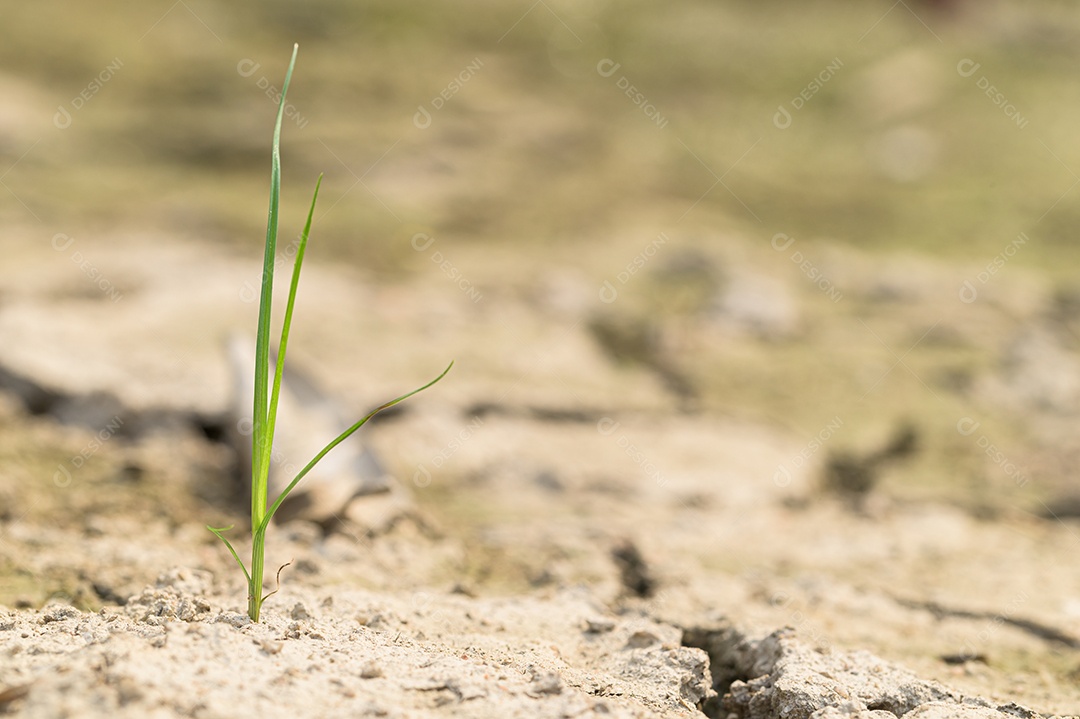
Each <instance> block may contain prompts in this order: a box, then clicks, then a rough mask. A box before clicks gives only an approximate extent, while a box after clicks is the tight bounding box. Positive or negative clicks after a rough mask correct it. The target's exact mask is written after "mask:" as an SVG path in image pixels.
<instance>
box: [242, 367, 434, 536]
mask: <svg viewBox="0 0 1080 719" xmlns="http://www.w3.org/2000/svg"><path fill="white" fill-rule="evenodd" d="M453 366H454V363H453V362H451V363H450V364H449V365H447V367H446V369H444V370H443V371H442V374H440V375H439V376H438V377H436V378H435V379H433V380H431V381H430V382H428V383H427V384H426V385H424V386H423V387H419V388H417V389H414V390H413V391H412V392H409V393H408V394H403V395H401V396H400V397H398V398H396V399H392V400H390V401H389V402H387V403H386V404H382V405H379V406H378V407H376V408H375V409H373V410H371V411H370V412H368V413H367V414H366V415H364V417H363V419H361V420H360V421H359V422H357V423H356V424H354V425H353V426H351V427H349V428H348V429H347V430H345V431H344V432H342V433H341V434H339V435H338V436H337V438H336V439H335V440H334V441H333V442H331V443H330V444H328V445H326V446H325V447H323V448H322V451H321V452H319V453H318V454H317V455H315V457H314V459H312V460H311V461H310V462H308V463H307V466H305V467H304V468H303V469H302V470H300V473H299V474H297V475H296V477H294V478H293V481H291V482H289V486H288V487H286V488H285V489H284V491H282V493H281V494H279V495H278V498H277V499H276V500H275V501H274V504H273V505H271V507H270V511H268V512H267V513H266V517H265V518H264V519H263V523H262V525H260V527H259V528H260V529H261V530H262V531H264V532H265V531H266V527H267V526H269V524H270V520H271V519H273V517H274V514H275V513H276V512H277V510H278V507H280V506H281V503H282V502H284V501H285V498H286V497H288V496H289V492H291V491H292V490H293V488H294V487H295V486H296V485H297V484H299V483H300V480H301V479H303V478H304V476H305V475H306V474H307V473H308V472H310V471H311V470H312V469H313V468H314V467H315V465H316V464H318V463H319V460H321V459H322V458H323V457H325V456H326V454H327V452H329V451H330V450H332V449H333V448H334V447H336V446H338V445H339V444H341V443H342V442H344V441H345V440H346V439H348V438H349V436H350V435H351V434H352V433H353V432H355V431H356V430H358V429H360V428H361V427H363V426H364V425H365V424H367V421H368V420H369V419H371V418H372V417H374V416H375V415H377V414H378V413H379V412H382V411H383V410H384V409H389V408H391V407H393V406H394V405H395V404H397V403H398V402H404V401H405V400H407V399H408V398H409V397H412V396H413V395H414V394H418V393H420V392H423V391H424V390H426V389H427V388H428V387H430V386H431V385H433V384H435V383H436V382H438V381H439V380H441V379H442V378H443V377H445V376H446V373H447V372H449V371H450V368H451V367H453Z"/></svg>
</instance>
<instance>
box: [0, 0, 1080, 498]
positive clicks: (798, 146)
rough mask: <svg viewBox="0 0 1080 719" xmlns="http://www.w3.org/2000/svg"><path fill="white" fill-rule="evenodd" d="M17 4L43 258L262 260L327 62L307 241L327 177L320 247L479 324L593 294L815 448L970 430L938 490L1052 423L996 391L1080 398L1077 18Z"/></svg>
mask: <svg viewBox="0 0 1080 719" xmlns="http://www.w3.org/2000/svg"><path fill="white" fill-rule="evenodd" d="M5 16H6V17H5V22H4V28H3V30H2V31H0V32H2V34H3V40H4V41H3V43H0V67H2V72H3V74H2V76H0V85H2V90H3V95H4V97H5V98H6V99H5V102H4V103H3V110H2V112H0V182H2V183H3V187H2V188H0V189H2V190H3V197H4V199H3V201H2V204H0V222H2V223H3V226H4V227H5V233H4V234H5V236H6V238H7V241H6V243H5V245H6V247H7V250H8V252H9V255H10V254H11V253H18V252H20V249H19V248H20V247H25V246H26V245H27V243H29V244H34V245H40V246H45V245H46V244H47V243H52V244H63V243H64V242H65V241H67V240H65V239H63V238H61V239H60V240H57V239H56V236H57V233H61V234H62V235H63V237H64V238H75V237H78V238H80V239H81V240H82V241H85V239H83V238H87V237H90V236H93V237H97V238H109V237H120V236H123V237H128V238H131V237H136V238H137V237H139V236H142V237H153V238H154V239H153V241H152V242H153V243H154V244H157V245H160V244H161V243H162V242H165V243H177V244H183V245H189V246H192V247H195V248H209V247H213V248H215V250H220V251H224V252H226V253H233V254H235V255H236V256H237V257H258V256H259V252H260V250H259V248H260V246H261V243H262V241H263V233H264V229H263V228H264V222H265V212H266V210H265V203H266V198H265V196H266V191H267V186H268V172H267V169H268V165H269V162H268V152H267V149H268V142H269V136H270V131H271V129H272V124H273V119H274V110H275V102H276V99H277V94H276V93H277V92H278V88H280V84H281V80H282V77H283V75H284V69H285V66H286V64H287V62H288V57H289V53H290V50H291V47H292V43H293V42H298V43H300V46H301V49H300V55H299V63H298V68H297V71H296V76H295V82H294V84H293V87H292V89H291V92H290V95H289V100H290V108H289V118H288V119H287V121H286V124H285V128H284V140H283V147H284V149H283V156H284V161H283V162H284V192H283V203H284V208H285V210H284V215H283V220H282V226H283V228H294V227H296V228H298V227H299V226H300V224H301V222H302V219H303V215H304V212H305V210H306V204H307V201H308V197H309V192H310V188H311V187H312V186H313V183H314V180H315V177H316V175H317V174H318V173H319V172H325V173H326V175H327V179H326V181H325V183H324V185H323V196H322V200H321V203H320V205H319V209H318V212H317V215H316V224H315V228H316V231H315V232H316V237H317V240H318V245H317V246H318V251H317V252H313V253H312V258H311V260H310V261H311V262H312V263H316V264H317V263H327V264H334V265H337V266H343V265H345V266H349V267H352V268H356V269H357V270H358V271H360V272H362V273H366V274H365V275H364V276H366V277H368V278H371V279H376V278H378V279H379V280H395V279H402V278H410V277H411V278H417V279H424V280H426V281H428V282H431V283H453V284H456V285H458V286H459V287H460V289H461V290H462V292H461V294H455V295H453V303H452V304H453V305H454V306H456V307H460V308H461V309H462V312H464V313H466V315H467V314H468V313H469V312H472V313H474V314H475V313H477V312H483V311H484V310H483V307H482V306H483V303H482V302H479V301H478V297H480V296H482V295H483V293H484V288H483V287H481V285H483V284H484V283H489V284H491V283H494V284H495V285H499V286H501V287H503V289H507V290H511V291H513V292H519V293H524V294H526V295H528V296H529V297H530V298H531V299H537V298H538V297H539V301H541V302H547V303H548V304H555V305H559V303H562V305H567V304H569V306H571V307H572V312H571V319H572V320H573V319H580V320H582V321H584V322H586V323H587V324H588V326H589V327H590V329H591V332H592V333H593V335H594V337H595V339H596V340H597V341H598V342H599V343H600V344H601V345H603V347H604V348H605V351H606V352H608V353H609V355H612V356H614V357H615V358H616V359H617V360H618V361H619V362H622V363H628V364H631V365H633V364H638V365H642V364H644V365H646V366H647V368H651V370H654V371H655V372H656V373H658V374H659V375H660V377H661V380H662V381H663V382H665V383H666V384H667V385H668V386H669V388H670V389H671V392H672V396H671V400H672V402H673V403H674V404H676V405H679V406H685V407H691V406H692V407H705V408H713V409H717V410H720V411H722V412H725V413H733V414H735V415H736V416H738V417H749V418H754V419H765V420H766V421H768V422H771V423H779V424H781V425H784V426H786V427H788V428H790V429H793V430H794V431H796V432H798V433H800V434H801V435H803V436H805V437H808V438H809V437H813V436H815V435H816V433H818V431H819V430H820V429H821V428H822V427H823V426H826V425H827V424H828V423H829V421H830V420H832V419H833V418H834V417H836V416H837V415H839V416H843V417H847V418H850V419H849V421H848V433H849V434H850V433H852V432H857V431H858V430H859V429H860V428H861V427H862V426H863V425H864V424H866V423H868V422H869V423H871V424H873V420H874V419H875V418H881V417H883V416H887V417H889V418H890V419H889V420H888V421H889V422H891V421H892V419H891V417H892V416H893V415H904V416H906V417H909V418H910V420H911V421H915V422H916V423H921V424H923V425H924V426H926V427H929V428H931V429H933V430H939V431H940V432H938V434H939V435H940V436H943V437H946V438H947V439H943V440H933V439H931V440H930V449H931V450H932V452H934V454H933V457H934V459H933V466H932V467H931V469H932V470H933V471H931V472H930V474H929V475H928V474H927V472H926V471H925V470H926V469H927V468H926V467H923V468H921V469H920V470H919V472H917V473H916V474H918V476H919V477H922V478H923V479H925V478H926V477H928V476H930V477H933V479H932V480H931V481H930V483H931V484H937V485H941V484H942V483H941V482H940V481H939V480H940V479H941V477H940V476H938V472H940V471H941V469H942V467H944V468H945V469H946V470H947V471H949V472H954V471H955V470H956V469H957V466H958V464H959V465H962V469H963V470H964V472H963V476H964V477H965V478H966V479H967V478H970V475H977V474H979V473H981V472H983V464H984V461H983V459H982V458H980V457H979V456H978V455H979V453H978V452H977V453H976V456H975V457H974V458H972V457H971V456H970V455H971V452H970V449H971V447H970V442H969V441H968V440H967V439H966V438H963V437H961V439H960V440H957V437H958V435H957V433H956V432H955V431H954V430H953V429H952V427H953V425H954V424H955V422H956V421H957V420H958V418H962V417H966V416H968V415H971V414H972V413H973V412H974V411H975V410H976V409H977V410H979V411H982V412H983V413H984V414H986V413H988V414H989V415H991V416H990V418H989V420H990V421H991V422H993V421H998V422H1001V423H1002V427H1001V428H999V430H998V431H999V433H1005V434H1007V435H1008V436H1010V437H1013V438H1014V439H1015V440H1016V441H1018V442H1020V441H1021V440H1022V439H1023V438H1024V437H1025V436H1026V434H1027V433H1028V430H1029V429H1030V422H1029V419H1030V418H1028V417H1021V418H1020V420H1019V421H1013V420H1015V419H1016V417H1015V416H1014V415H1012V414H1010V413H1009V412H1003V411H1001V410H1002V409H1003V406H1002V405H1001V404H1000V403H998V404H996V405H985V404H983V405H979V406H976V407H974V408H973V407H972V395H971V392H972V391H973V390H975V389H980V388H982V389H987V387H986V385H988V384H989V385H994V386H993V387H990V388H989V389H988V390H987V391H990V390H994V391H997V390H1000V389H1001V388H1000V387H998V386H997V385H1000V384H1002V382H1003V383H1004V384H1006V385H1009V386H1010V387H1012V389H1015V390H1016V391H1015V392H1013V393H1012V394H1010V397H1011V396H1012V395H1014V394H1019V395H1020V397H1019V400H1018V401H1019V403H1020V405H1021V408H1023V407H1025V406H1027V407H1035V408H1038V407H1042V406H1043V405H1047V404H1049V405H1051V406H1053V407H1054V408H1056V409H1055V411H1058V412H1062V411H1063V412H1066V413H1071V412H1072V406H1071V405H1070V403H1069V402H1070V399H1071V398H1080V387H1078V386H1076V385H1080V376H1078V375H1077V374H1076V371H1075V370H1074V369H1073V368H1072V367H1071V366H1070V365H1069V362H1068V361H1065V360H1062V361H1057V360H1055V359H1054V358H1050V359H1047V358H1046V357H1045V356H1044V355H1045V354H1046V353H1045V352H1043V351H1041V350H1031V349H1030V348H1031V347H1033V346H1036V345H1033V344H1032V342H1031V341H1030V338H1028V337H1027V336H1026V335H1024V334H1022V331H1027V330H1030V329H1031V323H1029V322H1028V321H1027V320H1028V319H1030V317H1031V316H1032V315H1031V313H1034V314H1035V316H1037V317H1038V318H1041V319H1040V321H1041V320H1042V319H1045V320H1046V321H1047V322H1050V323H1051V324H1052V325H1053V327H1052V328H1051V330H1050V334H1051V335H1052V336H1051V337H1049V338H1046V337H1043V338H1042V341H1045V342H1049V343H1050V345H1051V346H1052V349H1053V351H1054V352H1056V354H1054V357H1055V358H1058V359H1061V358H1063V357H1066V356H1067V355H1068V354H1069V353H1070V352H1071V351H1072V350H1073V349H1074V348H1075V347H1074V345H1075V344H1076V337H1075V335H1074V333H1073V326H1072V319H1071V316H1070V313H1071V310H1073V309H1075V307H1076V306H1077V304H1078V303H1080V283H1077V282H1076V280H1075V277H1074V273H1073V272H1072V271H1071V267H1072V265H1073V263H1074V261H1075V260H1076V259H1078V256H1077V253H1078V252H1080V249H1078V248H1080V244H1078V243H1076V242H1075V241H1074V237H1073V228H1074V226H1075V225H1076V219H1077V209H1076V208H1077V204H1076V198H1075V196H1074V195H1073V193H1074V191H1076V185H1077V184H1080V174H1078V173H1080V157H1078V156H1077V155H1078V152H1080V146H1078V145H1077V143H1076V141H1075V139H1074V135H1075V130H1074V128H1075V123H1074V116H1075V108H1076V106H1077V104H1078V103H1080V90H1077V86H1076V83H1075V82H1074V81H1073V74H1072V69H1073V67H1074V59H1075V58H1074V54H1075V51H1074V47H1075V43H1074V42H1073V41H1074V39H1075V36H1076V33H1077V32H1080V14H1078V13H1076V11H1075V9H1074V8H1072V7H1071V5H1069V4H1067V3H1055V2H1039V3H1036V4H1031V5H1025V6H1024V7H1022V8H1021V7H1017V6H1015V5H1013V4H1008V3H1001V2H980V3H973V2H963V1H962V0H952V1H945V0H939V1H936V2H930V1H927V0H912V1H911V2H898V3H895V4H889V3H887V2H869V3H859V4H852V3H846V2H813V3H809V4H807V3H799V4H797V5H795V4H787V3H782V2H767V3H760V2H726V3H706V2H687V3H678V4H675V5H664V6H659V5H655V4H650V3H636V4H627V3H609V2H580V3H579V2H565V3H561V2H557V1H549V0H542V1H540V2H536V3H528V2H523V3H520V4H515V3H507V2H500V3H474V4H464V5H462V4H455V5H453V6H447V5H445V4H441V3H430V4H426V3H409V4H406V5H402V4H400V3H380V2H365V3H345V2H331V1H327V2H318V3H305V4H298V3H286V2H260V3H246V4H245V3H242V2H241V3H234V4H230V5H228V6H223V5H220V4H216V3H200V2H198V1H197V0H191V1H188V0H183V1H181V2H175V3H167V2H166V3H160V4H150V5H148V4H145V3H138V4H135V3H126V2H101V3H95V4H94V5H93V6H89V5H85V4H78V3H71V2H42V3H35V4H33V5H28V6H25V7H11V8H9V9H7V10H6V11H5ZM283 231H284V232H291V230H283ZM436 241H437V242H438V244H437V245H432V243H434V242H436ZM146 242H150V240H146ZM136 246H137V244H136ZM54 249H58V250H59V249H60V248H54ZM58 257H59V258H65V259H66V256H65V253H64V252H59V253H58V254H56V255H54V257H53V259H56V258H58ZM433 258H435V259H437V260H439V262H433V261H432V259H433ZM443 259H445V260H447V261H449V263H450V264H449V265H447V264H440V262H442V260H443ZM52 264H53V265H59V264H62V263H60V262H53V263H52ZM746 266H750V267H751V268H752V271H750V272H749V273H748V272H746V271H744V270H745V267H746ZM544 268H555V270H556V271H555V273H554V275H552V274H551V273H545V272H544V271H543V270H544ZM568 268H570V269H571V270H572V272H570V273H569V275H568V274H567V272H566V270H567V269H568ZM101 272H102V273H103V274H108V268H104V267H103V268H101ZM568 277H569V278H570V279H567V278H568ZM500 278H502V279H504V280H506V281H505V282H502V281H501V280H500ZM1031 278H1036V279H1033V280H1032V281H1031V282H1028V279H1031ZM1006 280H1016V281H1017V282H1018V284H1016V285H1009V284H1008V283H1007V281H1006ZM1033 283H1034V284H1033ZM88 291H92V290H88ZM493 291H494V290H493V289H490V288H489V290H488V296H489V298H495V295H492V292H493ZM613 292H614V293H615V294H614V295H613V294H612V293H613ZM615 296H617V297H618V301H617V302H612V299H613V298H614V297H615ZM545 298H546V299H545ZM598 299H599V300H600V301H599V302H598V301H597V300H598ZM972 300H978V301H974V302H973V301H972ZM489 305H490V303H489ZM562 305H560V306H562ZM718 326H720V327H722V328H726V329H724V330H723V331H721V332H716V331H713V330H715V329H716V327H718ZM729 330H736V331H735V334H734V335H733V334H732V332H731V331H729ZM1018 333H1020V334H1018ZM747 337H749V341H744V340H746V338H747ZM472 340H473V342H474V343H477V342H480V340H478V339H477V338H475V337H474V338H472ZM762 340H764V341H762ZM481 344H482V343H481ZM1023 347H1028V348H1029V350H1028V351H1027V354H1024V351H1023V350H1022V348H1023ZM466 351H468V350H466ZM1017 352H1019V353H1020V356H1014V355H1016V353H1017ZM1028 355H1031V356H1030V357H1029V356H1028ZM1010 362H1012V364H1009V363H1010ZM1032 362H1034V363H1036V364H1037V365H1038V363H1040V362H1042V363H1044V364H1045V363H1049V364H1050V365H1053V366H1049V367H1047V366H1042V365H1038V366H1028V365H1029V364H1030V363H1032ZM1017 363H1019V365H1017ZM1024 363H1028V364H1024ZM1006 365H1008V367H1012V368H1013V370H1015V371H1014V372H1013V374H1012V375H1010V377H1006V378H1004V379H1002V378H1000V377H999V378H995V377H988V378H987V377H983V378H981V379H980V373H982V372H983V371H984V370H994V371H996V370H997V369H999V368H1000V367H1004V366H1006ZM1017 367H1019V369H1017ZM1017 372H1019V376H1015V375H1016V374H1017ZM886 375H887V377H886ZM883 379H887V381H882V380H883ZM998 379H1001V380H1002V382H997V381H996V380H998ZM984 380H985V381H984ZM1025 383H1026V384H1025ZM1032 383H1034V385H1036V386H1034V387H1031V386H1028V385H1030V384H1032ZM1017 384H1019V385H1020V386H1019V387H1013V385H1017ZM1006 389H1008V387H1007V388H1006ZM997 394H1001V392H997ZM1044 395H1052V396H1044ZM980 396H981V395H980ZM995 396H996V395H995ZM1015 408H1016V403H1013V404H1012V405H1009V406H1008V407H1007V409H1015ZM980 419H983V418H982V417H981V416H980ZM1050 424H1051V426H1052V427H1060V423H1057V422H1051V423H1050ZM873 431H878V430H871V432H873ZM879 433H880V432H879ZM923 434H924V435H925V434H927V433H926V432H924V433H923ZM930 434H935V433H934V432H930ZM1034 441H1035V442H1036V444H1038V438H1036V439H1035V440H1034ZM957 442H959V447H956V446H953V445H954V444H956V443H957ZM925 444H926V443H925V442H924V446H925ZM943 445H944V446H943ZM1059 450H1060V447H1057V448H1056V449H1055V450H1054V451H1053V452H1050V453H1049V456H1045V457H1041V459H1040V461H1042V462H1043V463H1049V464H1054V462H1055V461H1056V458H1057V457H1058V456H1059ZM1020 451H1021V450H1020V448H1019V447H1013V448H1012V454H1013V455H1015V454H1017V453H1019V452H1020ZM1064 464H1065V466H1070V467H1071V464H1070V463H1069V462H1065V463H1064ZM954 478H955V476H954ZM972 481H975V482H976V484H978V480H972ZM912 482H914V483H916V484H918V483H919V482H920V480H919V479H917V478H916V479H913V480H912ZM924 483H925V482H924ZM947 484H949V485H950V486H951V485H952V484H953V483H952V482H949V483H947ZM939 488H940V487H939ZM1011 489H1015V487H1014V483H1013V482H1006V487H1005V490H1003V491H1008V490H1011ZM1028 494H1029V496H1030V492H1029V493H1028Z"/></svg>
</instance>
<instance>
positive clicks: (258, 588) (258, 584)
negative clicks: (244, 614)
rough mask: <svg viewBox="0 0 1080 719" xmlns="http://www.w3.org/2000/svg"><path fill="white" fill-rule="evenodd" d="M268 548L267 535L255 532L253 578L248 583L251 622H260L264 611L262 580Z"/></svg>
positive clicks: (252, 555) (252, 563)
mask: <svg viewBox="0 0 1080 719" xmlns="http://www.w3.org/2000/svg"><path fill="white" fill-rule="evenodd" d="M265 548H266V534H265V533H264V532H255V533H254V534H253V535H252V542H251V576H250V580H249V581H248V616H249V617H251V621H253V622H258V621H259V610H260V609H262V600H263V596H262V590H263V586H262V580H263V562H264V561H265V560H264V558H263V557H264V554H265V552H264V549H265Z"/></svg>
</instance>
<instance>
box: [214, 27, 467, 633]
mask: <svg viewBox="0 0 1080 719" xmlns="http://www.w3.org/2000/svg"><path fill="white" fill-rule="evenodd" d="M298 50H299V45H294V46H293V54H292V59H291V60H290V61H289V69H288V70H287V71H286V73H285V83H284V84H283V85H282V88H281V99H280V101H279V103H278V112H277V122H276V123H275V124H274V142H273V145H272V149H271V165H270V212H269V217H268V219H267V223H266V247H265V254H264V255H263V274H262V294H261V296H260V299H259V331H258V338H257V340H256V344H255V405H254V409H253V414H252V425H253V429H252V437H251V569H250V571H249V570H248V568H247V566H245V565H244V562H243V560H242V559H240V555H239V554H237V553H236V550H235V549H233V546H232V544H231V543H230V542H229V540H228V539H226V538H225V535H224V532H227V531H229V530H230V529H232V526H228V527H210V526H208V527H207V529H209V530H210V531H211V532H213V533H214V534H216V535H217V536H218V538H220V539H221V541H223V542H224V543H225V546H226V547H228V548H229V552H230V553H232V556H233V558H234V559H235V560H236V563H237V564H239V565H240V569H241V570H242V571H243V572H244V579H246V580H247V585H248V616H250V617H251V620H252V621H254V622H257V621H259V610H260V609H261V608H262V603H263V601H265V600H266V598H267V597H269V596H270V594H273V592H271V593H270V594H263V561H264V560H263V558H264V554H265V548H266V530H267V529H268V528H269V526H270V520H271V519H273V517H274V513H275V512H277V510H278V508H280V507H281V503H282V502H284V501H285V498H286V497H288V496H289V493H290V492H292V490H293V489H294V488H295V487H296V485H297V484H299V483H300V480H301V479H303V478H304V476H305V475H306V474H307V473H308V472H310V471H311V469H312V468H313V467H314V466H315V465H316V464H318V462H319V460H321V459H322V458H323V457H325V456H326V454H327V452H329V451H330V450H332V449H333V448H334V447H336V446H338V445H339V444H341V443H342V442H344V441H345V440H346V439H348V437H349V436H350V435H351V434H352V433H353V432H355V431H356V430H358V429H360V428H361V427H363V426H364V424H366V423H367V421H368V420H369V419H371V418H372V417H374V416H375V415H376V414H378V413H379V412H381V411H383V410H384V409H387V408H389V407H393V406H394V405H395V404H397V403H398V402H401V401H403V400H406V399H408V398H409V397H411V396H413V395H414V394H416V393H418V392H422V391H423V390H425V389H427V388H428V387H430V386H431V385H433V384H435V383H436V382H438V381H439V380H441V379H442V378H443V377H445V376H446V373H447V372H449V371H450V368H451V367H453V366H454V363H453V362H451V363H450V364H449V366H447V368H446V369H445V370H443V372H442V374H440V375H439V376H438V377H436V378H435V379H433V380H432V381H430V382H428V383H427V384H425V385H424V386H423V387H420V388H418V389H414V390H413V391H412V392H409V393H408V394H403V395H401V396H400V397H398V398H397V399H393V400H390V401H389V402H386V403H385V404H381V405H379V406H378V407H376V408H375V409H373V410H371V411H370V412H368V413H367V414H366V415H364V417H363V418H362V419H360V421H358V422H357V423H356V424H354V425H352V426H351V427H349V428H348V429H346V430H345V431H344V432H342V433H341V434H339V435H338V436H337V438H336V439H334V440H333V441H332V442H330V443H329V444H327V445H326V446H325V447H323V449H322V450H321V451H320V452H319V453H318V454H316V455H315V457H314V458H313V459H312V460H311V461H310V462H308V463H307V465H306V466H305V467H304V468H303V469H302V470H300V472H299V473H298V474H297V475H296V477H294V478H293V480H292V481H291V482H290V483H289V484H288V486H286V487H285V489H284V490H283V491H282V492H281V494H279V495H278V497H277V498H276V499H275V500H274V503H273V504H271V505H269V507H267V503H268V501H269V498H268V496H267V485H268V483H269V477H270V455H271V450H272V449H273V445H274V424H275V421H276V419H277V407H278V395H279V392H280V390H281V377H282V371H283V369H284V366H285V350H286V348H287V346H288V343H289V327H290V326H291V324H292V314H293V304H294V302H295V300H296V288H297V285H298V284H299V282H300V265H301V264H302V263H303V261H304V250H305V249H306V247H307V240H308V234H309V233H310V232H311V218H312V216H313V215H314V214H315V201H316V200H317V199H318V197H319V186H320V185H321V184H322V175H319V179H318V180H317V181H316V182H315V192H314V194H313V196H312V198H311V208H310V209H309V210H308V216H307V222H305V223H304V231H303V232H302V233H301V235H300V244H299V246H298V248H297V251H296V259H295V261H294V263H293V274H292V284H291V285H290V286H289V300H288V303H287V304H286V306H285V319H284V321H283V323H282V327H281V341H280V342H279V343H278V351H277V361H276V362H275V367H274V374H273V384H271V383H270V304H271V302H270V301H271V298H272V297H273V292H274V260H275V257H276V253H277V229H278V203H279V199H280V196H281V151H280V144H281V120H282V117H283V115H284V114H285V93H286V92H288V90H289V81H290V80H291V79H292V72H293V66H294V65H295V64H296V53H297V51H298ZM279 571H280V570H279ZM275 591H276V590H275Z"/></svg>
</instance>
